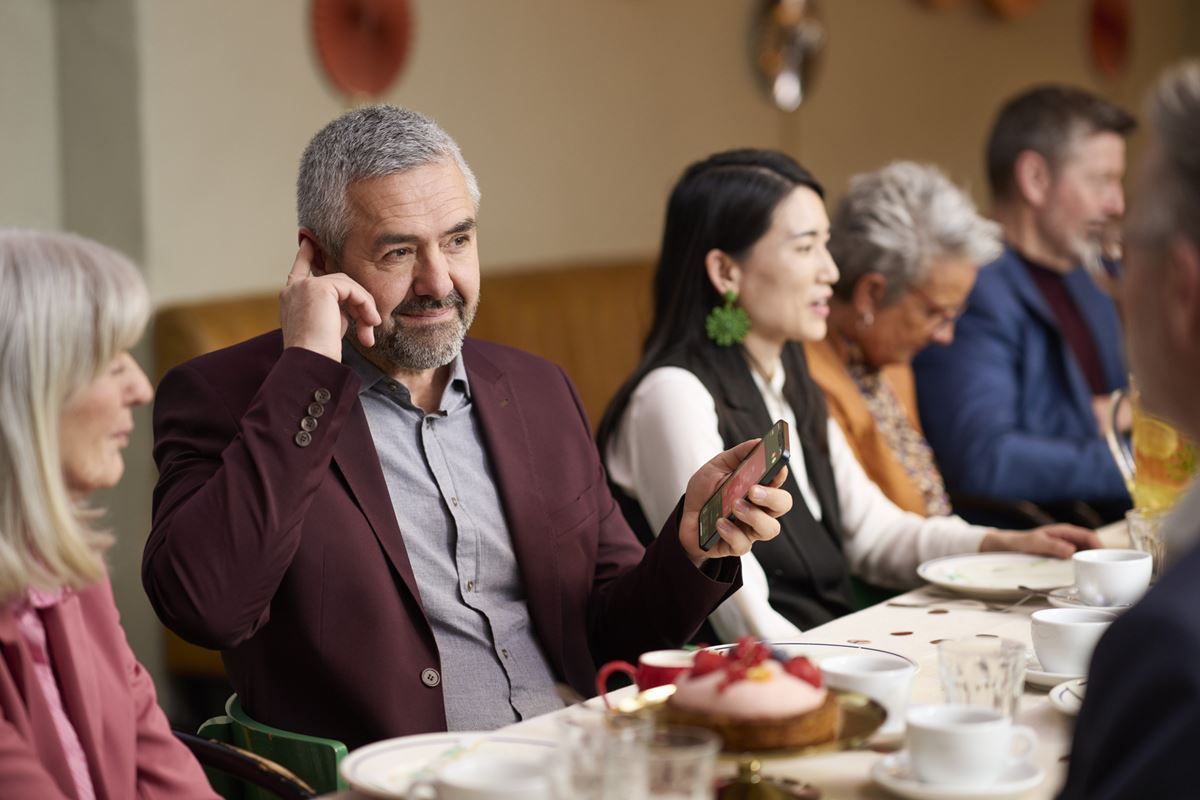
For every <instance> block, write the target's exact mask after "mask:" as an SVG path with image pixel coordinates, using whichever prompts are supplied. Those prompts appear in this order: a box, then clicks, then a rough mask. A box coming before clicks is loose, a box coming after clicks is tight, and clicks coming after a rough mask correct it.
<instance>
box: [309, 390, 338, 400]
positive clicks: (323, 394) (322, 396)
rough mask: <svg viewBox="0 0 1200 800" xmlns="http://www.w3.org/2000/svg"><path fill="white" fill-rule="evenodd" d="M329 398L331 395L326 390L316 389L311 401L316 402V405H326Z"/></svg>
mask: <svg viewBox="0 0 1200 800" xmlns="http://www.w3.org/2000/svg"><path fill="white" fill-rule="evenodd" d="M331 397H333V395H331V394H330V393H329V390H328V389H317V390H316V391H315V392H313V400H316V401H317V402H318V403H328V402H329V398H331Z"/></svg>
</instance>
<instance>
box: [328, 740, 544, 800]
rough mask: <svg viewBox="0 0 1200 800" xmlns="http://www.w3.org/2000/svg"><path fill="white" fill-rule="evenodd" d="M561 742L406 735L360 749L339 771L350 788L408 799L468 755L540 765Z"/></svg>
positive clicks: (369, 795) (370, 793)
mask: <svg viewBox="0 0 1200 800" xmlns="http://www.w3.org/2000/svg"><path fill="white" fill-rule="evenodd" d="M554 747H555V743H554V742H552V741H547V740H544V739H533V738H530V737H525V736H505V735H503V734H497V733H487V732H478V733H473V732H465V731H455V732H447V733H425V734H419V735H417V736H401V737H399V738H396V739H384V740H383V741H382V742H375V743H374V744H369V745H366V746H365V747H360V748H358V749H357V750H355V751H354V752H352V753H350V755H348V756H346V758H345V759H344V760H343V761H342V764H341V767H340V768H339V770H340V772H341V774H342V777H343V778H345V779H346V783H348V784H350V788H352V789H354V790H355V791H358V792H361V793H362V794H365V795H367V796H368V797H378V798H388V799H389V800H403V799H404V798H405V797H407V793H408V788H409V786H410V784H412V782H413V781H414V780H427V779H429V778H432V777H433V776H434V775H436V774H437V772H438V770H440V769H442V768H443V767H445V766H446V765H447V764H449V763H450V762H452V761H455V760H457V759H459V758H462V757H463V756H465V755H467V754H468V753H469V754H471V755H476V754H479V755H486V756H489V757H492V758H496V759H502V760H504V761H513V762H519V763H528V764H529V765H530V766H531V767H534V766H538V765H540V764H541V763H542V762H543V761H544V760H545V759H546V757H547V756H549V755H550V753H552V752H553V750H554Z"/></svg>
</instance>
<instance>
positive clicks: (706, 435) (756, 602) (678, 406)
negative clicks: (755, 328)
mask: <svg viewBox="0 0 1200 800" xmlns="http://www.w3.org/2000/svg"><path fill="white" fill-rule="evenodd" d="M752 374H753V375H754V381H755V384H756V385H757V386H758V390H759V392H760V393H761V394H762V398H763V402H764V403H765V404H766V407H767V411H768V412H769V414H770V415H771V418H772V419H783V420H785V421H786V422H787V423H788V425H789V427H790V428H791V430H792V431H793V433H792V438H793V443H792V446H791V451H792V460H791V462H790V464H789V466H788V469H789V470H790V471H791V474H792V476H793V477H794V478H795V480H796V483H797V484H798V485H799V487H800V496H801V498H802V499H803V500H804V503H805V505H807V506H808V508H809V511H811V512H812V515H813V517H814V518H816V519H818V520H819V519H821V506H820V503H819V502H818V501H817V498H816V494H815V493H814V492H813V489H812V485H811V483H810V482H809V479H808V470H807V468H806V465H805V463H804V454H803V451H802V450H801V449H800V447H799V446H798V444H797V443H796V441H795V435H796V434H795V433H794V431H795V429H796V415H795V413H794V412H793V410H792V409H791V408H790V407H789V406H788V405H787V403H786V402H785V401H784V399H783V382H784V375H783V367H782V364H776V366H775V369H774V377H773V380H772V381H771V383H770V384H767V383H766V382H765V381H763V380H762V379H761V378H760V377H759V376H758V375H757V374H755V373H753V372H752ZM828 430H829V458H830V463H831V466H832V468H833V479H834V482H835V483H836V484H837V491H838V508H839V510H840V512H841V517H842V527H843V533H844V535H845V548H846V557H847V559H848V560H849V562H850V564H849V567H850V571H851V572H852V573H853V574H855V575H858V576H859V577H861V578H863V579H864V580H866V581H869V582H871V583H874V584H878V585H881V586H889V587H893V588H898V589H903V588H909V587H912V586H915V585H916V584H917V583H919V580H918V578H917V574H916V569H917V565H919V564H920V563H921V562H923V561H927V560H928V559H931V558H937V557H939V556H945V555H953V554H955V553H967V552H974V551H977V550H978V549H979V545H980V542H981V541H982V540H983V537H984V535H985V534H986V533H987V532H988V531H990V530H991V529H990V528H982V527H979V526H975V525H971V524H969V523H967V522H965V521H964V520H962V519H960V518H959V517H928V518H927V517H922V516H920V515H918V514H913V513H911V512H908V511H904V510H902V509H900V508H898V507H897V506H896V505H895V504H893V503H892V501H891V500H889V499H888V498H887V497H886V496H885V495H884V494H883V492H882V491H881V490H880V488H879V487H878V486H876V485H875V483H873V482H872V481H871V479H870V478H868V477H867V474H866V473H865V472H864V471H863V468H862V466H861V465H860V464H859V463H858V461H857V459H855V457H854V452H853V451H852V450H851V449H850V445H849V444H848V443H847V442H846V437H845V435H844V434H843V433H842V430H841V428H839V427H838V425H837V423H836V422H834V421H833V420H832V419H830V420H829V423H828ZM763 433H766V431H763ZM724 449H725V446H724V442H723V441H722V440H721V434H720V430H719V423H718V420H717V408H716V403H715V402H714V401H713V398H712V395H711V394H709V393H708V390H707V389H706V388H705V387H704V384H703V383H701V382H700V379H699V378H697V377H696V376H695V375H694V374H692V373H691V372H689V371H688V370H686V369H682V368H680V367H659V368H658V369H655V370H651V371H650V372H649V373H647V374H646V376H645V377H644V378H643V379H642V381H641V383H639V384H638V386H637V389H635V390H634V392H633V395H632V396H631V397H630V399H629V405H628V406H627V407H626V409H625V413H624V415H623V416H622V418H621V422H620V427H619V428H618V429H617V432H616V435H615V436H614V437H613V438H612V439H611V440H610V441H609V443H608V448H607V453H606V454H605V455H606V462H607V465H608V474H609V477H610V479H611V480H612V482H613V483H615V484H616V485H617V486H619V487H621V489H623V490H624V491H625V492H626V493H627V494H629V495H630V496H632V497H636V498H637V499H638V502H639V504H640V505H641V507H642V513H643V514H645V515H646V521H647V522H648V523H649V524H650V529H651V530H653V531H658V530H660V529H661V528H662V526H663V523H664V522H666V519H667V516H668V515H669V514H670V513H671V511H672V510H673V509H674V508H675V504H676V503H678V502H679V496H680V495H681V494H683V491H684V489H686V488H687V482H688V479H689V478H691V477H692V475H693V474H694V473H695V472H696V470H698V469H699V468H700V467H701V466H703V465H704V464H705V463H707V462H708V461H709V460H710V459H711V458H712V457H713V456H715V455H716V454H717V453H719V452H721V451H722V450H724ZM709 619H710V621H711V622H712V624H713V627H714V628H715V629H716V632H717V634H718V635H719V636H720V637H721V638H722V639H723V640H725V641H727V642H729V641H734V640H735V639H737V638H738V637H739V636H744V635H748V634H749V635H753V636H758V637H760V638H763V639H786V638H788V637H792V636H795V635H797V634H799V633H800V629H799V628H797V627H796V626H795V625H793V624H792V623H791V622H789V621H788V620H787V619H785V618H784V617H783V616H782V615H781V614H779V613H778V612H777V611H775V609H773V608H771V605H770V603H769V602H768V601H767V576H766V573H765V572H764V571H763V568H762V566H761V565H760V564H759V563H758V560H757V559H756V558H755V557H754V555H753V554H752V553H751V554H748V555H745V556H742V588H741V589H740V590H738V591H737V592H736V593H735V594H734V595H733V596H732V597H730V598H729V599H728V600H726V601H725V602H724V603H723V604H721V606H720V607H719V608H718V609H717V610H716V611H715V612H713V614H712V616H711V617H710V618H709Z"/></svg>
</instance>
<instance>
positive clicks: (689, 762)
mask: <svg viewBox="0 0 1200 800" xmlns="http://www.w3.org/2000/svg"><path fill="white" fill-rule="evenodd" d="M720 749H721V737H719V736H717V735H716V734H715V733H713V732H711V731H706V730H701V729H700V728H688V727H684V726H682V725H667V726H664V727H661V728H659V729H658V730H657V731H655V732H654V736H653V737H652V738H651V739H650V748H649V754H648V763H647V772H648V775H649V787H648V789H649V793H648V795H647V797H650V798H655V800H711V798H712V796H713V772H714V770H715V767H716V763H717V751H718V750H720Z"/></svg>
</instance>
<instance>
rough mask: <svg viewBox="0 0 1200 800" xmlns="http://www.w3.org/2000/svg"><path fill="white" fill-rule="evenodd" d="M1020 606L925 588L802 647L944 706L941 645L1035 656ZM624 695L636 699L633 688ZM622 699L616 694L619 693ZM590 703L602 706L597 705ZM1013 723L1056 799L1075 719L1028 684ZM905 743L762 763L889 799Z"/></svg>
mask: <svg viewBox="0 0 1200 800" xmlns="http://www.w3.org/2000/svg"><path fill="white" fill-rule="evenodd" d="M1098 533H1099V535H1100V538H1101V541H1102V542H1103V543H1104V545H1105V546H1106V547H1128V546H1129V544H1128V541H1129V540H1128V536H1127V534H1126V530H1125V525H1124V524H1123V523H1121V524H1115V525H1111V526H1108V527H1106V528H1102V529H1100V531H1098ZM1022 597H1023V599H1022V600H1021V602H1019V603H1017V602H1016V601H1012V600H1009V601H1003V602H1000V601H995V600H981V599H976V598H973V597H971V596H968V595H967V594H959V593H955V592H950V591H947V590H946V588H945V587H939V586H930V585H924V586H921V587H918V588H915V589H912V590H910V591H908V592H905V593H903V594H899V595H897V596H895V597H892V598H890V599H888V600H885V601H883V602H881V603H878V604H876V605H873V606H870V607H867V608H863V609H861V610H859V611H856V612H854V613H851V614H847V615H846V616H843V617H839V618H838V619H835V620H832V621H830V622H827V623H825V624H824V625H820V626H818V627H815V628H811V629H809V630H807V631H805V633H804V635H803V636H802V637H801V638H799V639H797V641H798V642H804V643H820V644H842V645H859V646H862V647H865V648H876V649H881V650H887V651H890V652H893V653H897V654H900V655H902V656H905V657H907V658H909V659H911V660H912V661H913V662H915V663H916V664H917V667H918V671H917V673H916V675H915V677H914V680H913V685H912V694H911V697H910V701H909V704H910V706H911V705H918V704H927V703H942V702H945V700H944V699H943V695H942V688H941V683H940V680H939V674H938V647H937V643H938V642H939V641H941V640H943V639H959V638H964V637H1002V638H1005V639H1012V640H1016V641H1018V642H1022V643H1023V644H1024V645H1025V646H1026V648H1027V649H1029V650H1030V652H1032V639H1031V636H1030V621H1031V620H1030V618H1031V616H1032V615H1033V613H1034V612H1035V611H1037V610H1039V609H1043V608H1048V607H1050V605H1049V602H1048V600H1047V598H1046V597H1044V596H1042V595H1028V594H1026V595H1022ZM618 691H620V692H625V693H628V692H631V691H633V687H628V688H626V689H623V690H618ZM614 694H616V693H614ZM588 702H590V703H599V702H600V701H599V698H593V699H592V700H590V701H588ZM563 713H564V712H561V711H556V712H551V713H549V714H544V715H542V716H538V717H534V718H532V719H528V720H525V721H522V722H518V723H515V724H513V725H509V726H506V727H504V728H502V729H500V732H501V733H504V734H512V735H518V736H523V737H528V738H537V739H543V738H544V739H546V740H555V739H556V738H557V737H558V736H559V730H558V728H559V725H560V720H559V717H560V716H561V715H562V714H563ZM1014 722H1015V723H1016V724H1018V725H1026V726H1028V727H1030V728H1032V729H1033V730H1034V732H1035V733H1036V734H1037V741H1038V745H1037V747H1036V749H1035V750H1034V751H1033V752H1032V754H1031V756H1030V758H1031V759H1032V760H1033V762H1034V763H1035V764H1036V765H1037V766H1038V767H1039V768H1040V769H1041V770H1042V772H1043V773H1044V774H1045V778H1044V779H1043V780H1042V781H1041V782H1040V783H1039V784H1038V785H1037V786H1035V787H1033V788H1030V789H1028V790H1027V791H1026V792H1025V793H1024V794H1023V795H1021V796H1022V798H1028V799H1029V800H1040V799H1041V798H1053V797H1055V796H1056V795H1057V794H1058V792H1059V790H1060V789H1061V788H1062V785H1063V783H1064V781H1065V779H1066V774H1067V762H1068V760H1069V758H1070V752H1071V736H1072V730H1073V725H1074V717H1072V716H1070V715H1069V714H1068V713H1065V712H1064V711H1063V710H1060V709H1059V708H1058V707H1056V705H1055V704H1054V703H1052V702H1051V700H1050V698H1049V695H1048V692H1047V689H1046V688H1038V687H1036V686H1033V685H1031V684H1030V683H1028V682H1027V683H1026V685H1025V689H1024V691H1023V693H1022V695H1021V697H1020V699H1019V704H1018V709H1017V713H1016V715H1015V718H1014ZM901 743H902V742H900V741H898V740H896V739H891V740H886V739H882V738H879V739H876V740H872V741H868V742H867V743H866V745H863V746H859V747H856V748H852V749H848V750H843V751H840V752H833V753H823V754H816V755H807V756H803V757H792V758H789V757H780V758H771V759H767V760H764V761H763V762H762V774H763V775H764V776H766V777H768V778H784V779H791V780H794V781H798V782H801V783H807V784H810V785H812V786H813V787H816V788H817V789H818V790H819V791H820V797H821V798H822V800H887V799H888V798H894V797H896V795H894V794H892V793H891V792H889V791H888V790H887V789H885V788H884V787H883V786H881V785H879V784H877V783H876V782H874V781H873V780H872V778H871V775H870V773H871V769H872V767H873V766H874V765H875V763H876V762H877V761H878V760H879V759H881V758H885V757H886V756H887V754H888V753H890V752H894V751H895V749H897V747H898V746H899V745H900V744H901ZM736 769H737V766H736V764H735V763H734V762H731V761H730V762H725V761H722V763H721V764H719V766H718V774H720V775H723V776H727V777H732V776H733V775H734V774H735V773H736ZM327 797H329V798H337V800H359V798H362V797H365V796H364V795H359V794H356V793H355V792H354V791H353V790H349V791H345V792H340V793H337V794H334V795H328V796H327Z"/></svg>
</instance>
